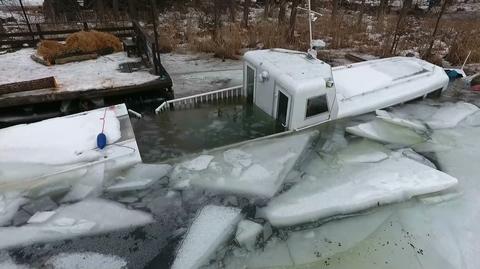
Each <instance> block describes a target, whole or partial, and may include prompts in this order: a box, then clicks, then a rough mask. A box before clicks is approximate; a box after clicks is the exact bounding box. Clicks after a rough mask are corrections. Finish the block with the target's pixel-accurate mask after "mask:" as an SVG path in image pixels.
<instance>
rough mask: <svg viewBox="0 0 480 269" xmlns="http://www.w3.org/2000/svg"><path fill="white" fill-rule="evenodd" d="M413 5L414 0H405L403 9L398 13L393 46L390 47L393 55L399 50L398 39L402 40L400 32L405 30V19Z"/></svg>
mask: <svg viewBox="0 0 480 269" xmlns="http://www.w3.org/2000/svg"><path fill="white" fill-rule="evenodd" d="M411 6H412V0H404V1H403V6H402V10H400V14H399V15H398V20H397V25H396V26H395V31H394V34H393V41H392V47H391V48H390V54H391V55H393V54H395V52H396V51H397V45H398V41H399V40H400V32H401V31H403V21H404V18H405V16H406V15H407V11H408V9H409V8H410V7H411Z"/></svg>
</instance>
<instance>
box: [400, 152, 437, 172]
mask: <svg viewBox="0 0 480 269" xmlns="http://www.w3.org/2000/svg"><path fill="white" fill-rule="evenodd" d="M399 152H401V153H402V154H403V156H405V157H407V158H410V159H412V160H415V161H417V162H419V163H421V164H424V165H426V166H430V167H431V168H433V169H437V166H435V164H434V163H432V162H431V161H430V160H429V159H427V158H425V157H424V156H422V155H420V154H418V153H416V152H415V151H414V150H413V149H402V150H399Z"/></svg>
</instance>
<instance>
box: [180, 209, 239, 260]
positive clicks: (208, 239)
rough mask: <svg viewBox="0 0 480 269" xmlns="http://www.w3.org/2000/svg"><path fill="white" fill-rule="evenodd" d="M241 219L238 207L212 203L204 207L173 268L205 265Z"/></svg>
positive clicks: (183, 243)
mask: <svg viewBox="0 0 480 269" xmlns="http://www.w3.org/2000/svg"><path fill="white" fill-rule="evenodd" d="M240 219H241V214H240V209H237V208H232V207H220V206H212V205H208V206H205V207H204V208H202V209H201V210H200V213H199V214H198V216H197V217H196V218H195V220H194V222H193V224H192V226H190V228H189V230H188V232H187V234H186V235H185V238H184V239H183V241H182V243H181V246H180V248H179V249H178V251H177V256H176V258H175V261H174V262H173V265H172V269H194V268H199V267H200V266H202V265H204V264H205V263H206V262H208V260H209V258H210V257H211V256H212V255H213V254H214V253H215V250H216V249H217V248H218V247H219V246H220V245H222V244H223V243H225V241H226V240H227V239H228V237H229V236H231V234H232V233H233V232H234V231H235V227H236V225H237V223H238V222H239V221H240Z"/></svg>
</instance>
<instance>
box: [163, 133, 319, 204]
mask: <svg viewBox="0 0 480 269" xmlns="http://www.w3.org/2000/svg"><path fill="white" fill-rule="evenodd" d="M316 134H317V132H307V133H299V134H292V135H289V136H284V137H279V138H272V139H265V140H260V141H255V142H251V143H246V144H243V145H240V146H236V147H235V148H232V149H228V150H226V151H225V150H216V151H213V152H210V154H211V157H212V158H213V160H212V159H211V158H209V161H211V164H210V166H208V168H206V169H205V170H203V171H191V170H186V169H184V168H183V166H184V164H180V165H177V166H176V167H175V169H174V171H173V172H172V175H171V181H170V184H171V185H172V186H174V187H175V188H186V187H188V186H193V187H197V188H201V189H208V190H213V191H220V192H224V193H235V194H241V195H249V196H260V197H272V196H273V195H274V194H275V193H276V192H277V191H278V189H279V188H280V186H281V185H282V183H283V181H284V179H285V177H286V176H287V174H288V172H289V171H290V170H291V169H292V168H293V167H294V165H295V163H296V162H297V160H298V159H299V157H300V156H301V154H302V153H303V152H304V151H305V149H306V148H307V147H308V146H309V145H310V141H311V140H312V138H313V136H314V135H316Z"/></svg>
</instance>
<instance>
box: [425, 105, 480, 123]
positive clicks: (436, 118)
mask: <svg viewBox="0 0 480 269" xmlns="http://www.w3.org/2000/svg"><path fill="white" fill-rule="evenodd" d="M478 110H479V108H478V107H477V106H475V105H473V104H470V103H465V102H458V103H455V104H444V105H442V107H440V108H439V109H438V110H437V112H435V113H434V114H433V115H432V117H431V118H430V119H428V120H427V121H426V124H427V125H428V126H429V127H430V128H432V129H445V128H453V127H455V126H457V124H458V123H459V122H461V121H462V120H463V119H465V118H466V117H468V116H470V115H472V114H473V113H475V112H477V111H478Z"/></svg>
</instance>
